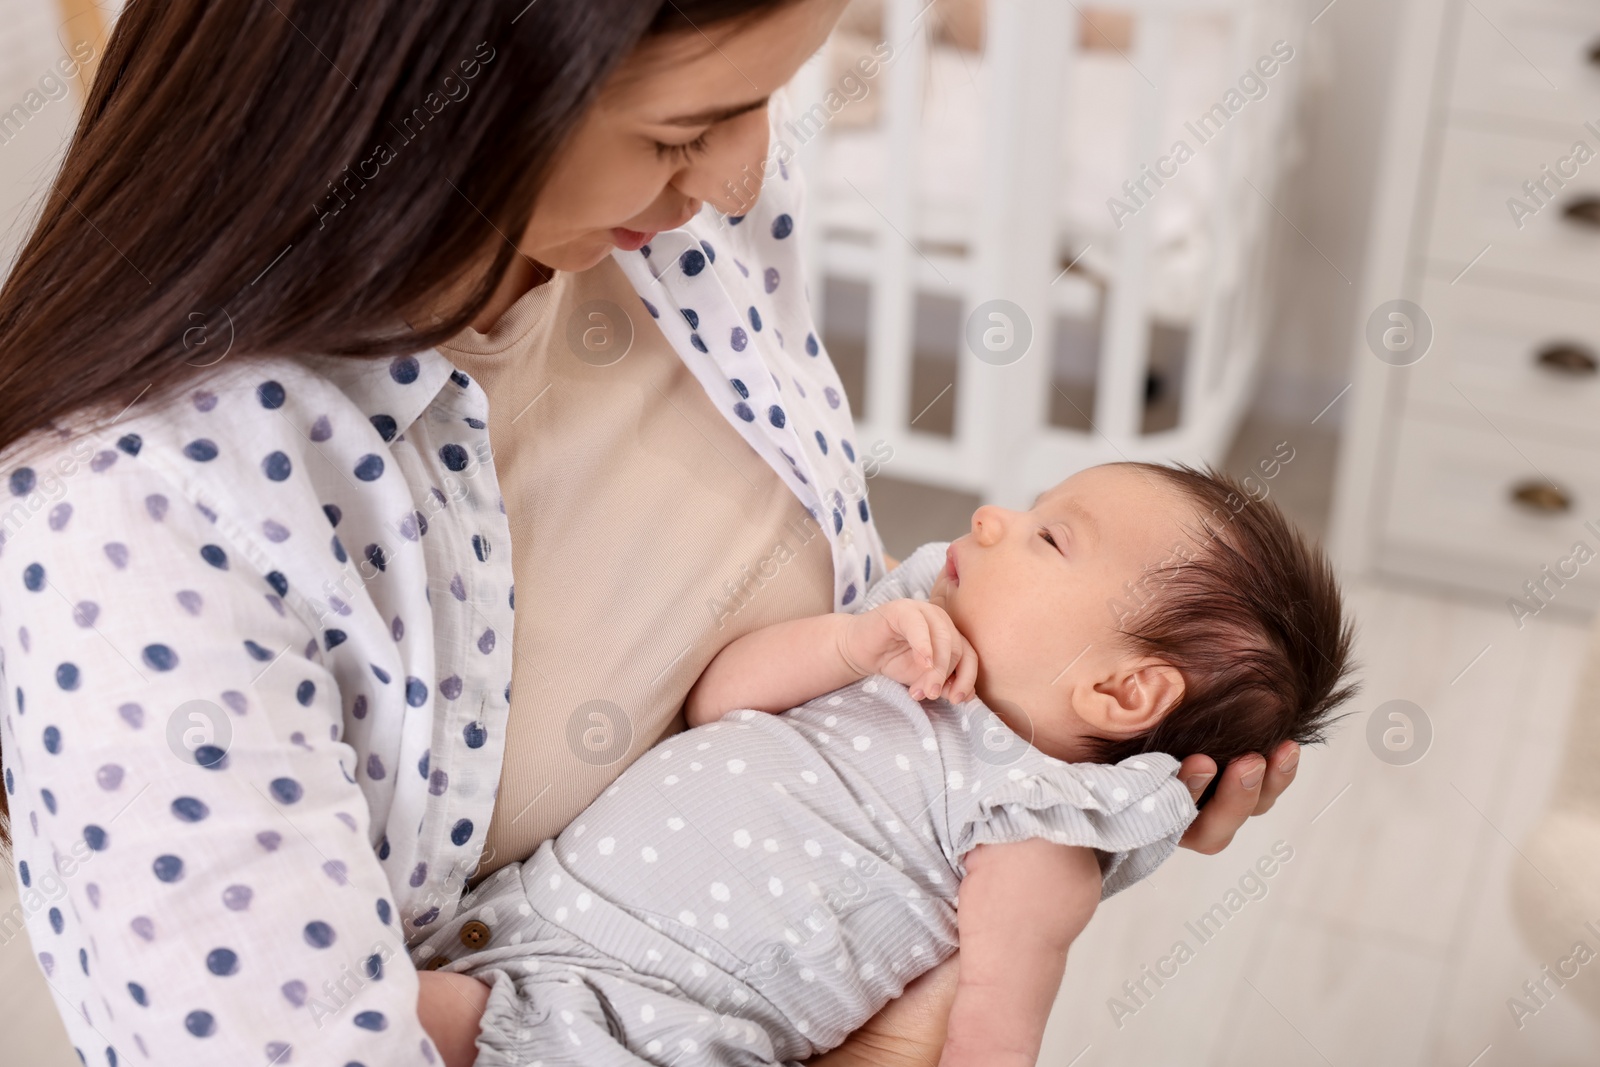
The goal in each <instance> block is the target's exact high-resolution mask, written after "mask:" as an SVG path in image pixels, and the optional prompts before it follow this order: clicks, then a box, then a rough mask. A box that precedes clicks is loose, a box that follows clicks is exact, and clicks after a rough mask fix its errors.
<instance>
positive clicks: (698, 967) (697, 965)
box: [689, 960, 706, 978]
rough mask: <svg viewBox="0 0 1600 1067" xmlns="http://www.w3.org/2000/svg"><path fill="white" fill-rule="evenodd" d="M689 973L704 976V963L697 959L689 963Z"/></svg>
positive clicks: (698, 976) (699, 976) (697, 976)
mask: <svg viewBox="0 0 1600 1067" xmlns="http://www.w3.org/2000/svg"><path fill="white" fill-rule="evenodd" d="M689 973H690V974H692V975H694V976H695V977H696V978H704V977H705V976H706V965H705V964H703V963H701V962H700V961H699V960H695V961H694V962H693V963H691V964H689Z"/></svg>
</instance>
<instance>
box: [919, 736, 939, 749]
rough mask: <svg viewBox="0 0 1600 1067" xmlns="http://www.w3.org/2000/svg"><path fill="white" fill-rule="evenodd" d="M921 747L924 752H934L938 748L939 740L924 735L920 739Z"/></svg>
mask: <svg viewBox="0 0 1600 1067" xmlns="http://www.w3.org/2000/svg"><path fill="white" fill-rule="evenodd" d="M922 749H923V751H924V752H936V751H938V749H939V742H937V741H935V740H934V739H933V738H931V737H924V738H923V739H922Z"/></svg>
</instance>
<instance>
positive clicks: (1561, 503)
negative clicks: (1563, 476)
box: [1511, 481, 1572, 515]
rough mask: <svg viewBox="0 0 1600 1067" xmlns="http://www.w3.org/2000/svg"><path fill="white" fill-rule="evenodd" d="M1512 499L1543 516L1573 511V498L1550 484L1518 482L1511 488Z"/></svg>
mask: <svg viewBox="0 0 1600 1067" xmlns="http://www.w3.org/2000/svg"><path fill="white" fill-rule="evenodd" d="M1511 499H1512V500H1513V501H1515V502H1516V503H1517V504H1518V505H1520V506H1522V507H1524V508H1527V509H1528V510H1529V511H1536V512H1538V513H1539V514H1541V515H1560V514H1563V513H1565V512H1568V511H1571V510H1572V496H1571V494H1569V493H1568V492H1567V491H1566V490H1565V489H1562V488H1561V487H1560V486H1556V485H1552V484H1550V483H1549V482H1532V481H1529V482H1518V483H1517V484H1516V485H1514V486H1512V487H1511Z"/></svg>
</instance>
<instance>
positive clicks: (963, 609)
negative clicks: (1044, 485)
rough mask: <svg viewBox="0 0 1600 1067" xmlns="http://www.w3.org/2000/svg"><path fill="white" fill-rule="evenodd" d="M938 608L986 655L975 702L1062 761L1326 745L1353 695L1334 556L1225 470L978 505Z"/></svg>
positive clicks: (1080, 476) (1156, 473) (942, 582)
mask: <svg viewBox="0 0 1600 1067" xmlns="http://www.w3.org/2000/svg"><path fill="white" fill-rule="evenodd" d="M1258 491H1259V490H1258ZM929 600H930V601H931V602H932V603H934V604H937V605H939V606H941V607H943V608H944V609H945V610H946V611H947V612H949V614H950V617H951V619H952V620H953V621H954V622H955V624H956V626H957V628H958V629H960V630H961V632H962V634H963V635H965V637H966V638H967V640H968V641H970V642H971V643H972V646H973V648H974V650H975V651H976V652H977V654H978V664H979V667H978V682H977V695H978V696H979V697H981V698H982V699H983V701H984V703H986V704H987V705H988V706H989V707H990V708H991V709H992V710H993V711H994V712H995V713H996V714H997V715H999V716H1000V718H1001V719H1002V720H1004V721H1005V722H1006V724H1007V725H1008V726H1010V727H1011V728H1012V729H1013V730H1015V731H1016V732H1017V733H1018V734H1020V735H1021V736H1022V737H1024V738H1026V739H1027V740H1030V741H1031V742H1032V743H1033V744H1034V745H1035V746H1036V747H1037V748H1038V749H1039V750H1040V751H1042V752H1045V753H1047V754H1049V755H1052V756H1056V757H1057V758H1059V759H1064V760H1070V761H1085V760H1092V761H1097V762H1106V763H1112V762H1117V761H1119V760H1122V759H1125V758H1127V757H1128V756H1131V755H1134V754H1135V753H1138V752H1168V753H1171V754H1172V755H1173V756H1176V757H1177V758H1179V759H1182V758H1184V757H1185V756H1188V755H1191V754H1193V753H1196V752H1203V753H1205V754H1207V755H1209V756H1211V757H1213V758H1214V759H1216V761H1217V762H1218V764H1219V765H1223V764H1225V763H1226V762H1227V761H1229V760H1232V759H1235V758H1238V757H1240V756H1243V755H1245V754H1246V753H1250V752H1262V753H1267V754H1270V753H1271V752H1272V750H1273V749H1274V748H1276V747H1277V746H1278V745H1279V744H1281V743H1282V742H1283V741H1285V740H1291V739H1292V740H1294V741H1297V742H1299V743H1301V744H1309V743H1313V742H1317V741H1321V740H1324V738H1325V735H1326V732H1327V729H1328V727H1329V726H1330V725H1331V723H1332V722H1333V719H1334V716H1333V712H1334V710H1335V709H1336V708H1337V707H1338V706H1339V705H1340V704H1341V703H1343V702H1344V701H1345V700H1347V699H1348V698H1349V697H1350V696H1351V695H1353V693H1354V692H1355V686H1354V685H1352V684H1349V683H1348V682H1347V676H1348V674H1349V673H1350V671H1351V670H1352V664H1351V657H1350V646H1351V641H1352V627H1351V625H1350V623H1349V622H1347V621H1346V620H1345V618H1344V613H1343V608H1342V605H1341V601H1340V596H1339V588H1338V586H1337V584H1336V583H1335V582H1334V579H1333V572H1332V569H1331V568H1330V567H1329V565H1328V562H1327V559H1326V557H1324V555H1323V554H1322V552H1321V550H1320V549H1318V548H1316V547H1314V546H1311V545H1308V544H1307V543H1306V542H1305V541H1304V540H1303V539H1302V538H1301V537H1300V535H1299V534H1298V533H1297V532H1296V531H1295V529H1294V527H1293V526H1292V525H1291V524H1290V523H1289V521H1288V520H1287V519H1286V518H1284V516H1283V513H1282V512H1281V511H1279V510H1278V508H1277V506H1276V505H1275V504H1272V503H1270V502H1269V501H1268V500H1266V499H1265V494H1262V495H1261V498H1260V499H1254V498H1253V497H1252V494H1251V493H1250V492H1249V491H1248V490H1247V489H1246V488H1245V487H1244V486H1243V485H1242V484H1240V483H1239V482H1237V481H1235V480H1233V479H1231V478H1229V477H1227V476H1225V475H1221V474H1218V473H1215V472H1212V471H1198V470H1195V469H1193V468H1190V467H1183V466H1177V467H1160V466H1155V465H1152V464H1145V463H1113V464H1107V465H1105V466H1101V467H1091V468H1089V469H1088V470H1084V471H1080V472H1079V473H1077V474H1075V475H1073V476H1072V477H1070V478H1068V479H1067V480H1066V481H1064V482H1062V483H1061V484H1060V485H1057V486H1055V487H1054V488H1052V489H1048V490H1046V491H1045V492H1044V493H1042V494H1040V496H1039V498H1038V500H1037V501H1035V502H1034V505H1033V507H1032V508H1031V509H1030V510H1028V511H1008V510H1006V509H1004V508H998V507H993V506H985V507H981V508H979V509H978V510H977V512H976V513H974V515H973V516H972V530H971V532H969V533H967V534H965V535H964V536H962V537H960V538H958V539H956V540H955V541H953V542H951V545H950V550H949V554H948V560H947V563H946V566H945V569H944V571H943V572H942V573H941V574H940V575H939V577H938V579H937V580H936V581H935V582H934V585H933V589H932V592H931V593H930V595H929Z"/></svg>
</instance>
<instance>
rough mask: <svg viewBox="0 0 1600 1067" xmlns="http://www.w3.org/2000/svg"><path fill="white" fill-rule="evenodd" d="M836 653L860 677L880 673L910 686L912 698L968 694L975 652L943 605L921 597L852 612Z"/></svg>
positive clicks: (958, 699) (957, 697) (951, 698)
mask: <svg viewBox="0 0 1600 1067" xmlns="http://www.w3.org/2000/svg"><path fill="white" fill-rule="evenodd" d="M839 653H840V655H842V656H843V657H844V661H845V663H846V664H848V665H849V666H850V668H851V669H852V670H854V671H856V672H858V673H859V674H860V675H861V676H862V677H865V676H866V675H869V674H882V675H886V676H888V677H890V678H893V679H894V680H895V681H897V682H899V683H900V684H901V685H904V686H906V687H908V688H909V689H910V690H911V697H912V699H913V700H927V699H931V698H933V697H938V696H942V697H944V698H945V699H946V700H949V701H950V702H951V703H953V704H959V703H960V702H961V701H963V700H970V699H971V698H972V687H973V683H974V681H976V679H977V677H978V654H977V653H976V652H975V651H973V648H972V645H971V644H969V643H968V641H967V639H966V638H965V637H963V636H961V631H960V630H957V629H956V624H955V623H954V622H952V621H951V620H950V616H949V615H948V614H946V613H945V610H944V609H943V608H941V607H939V606H937V605H935V604H930V603H928V602H927V601H926V600H912V599H902V600H891V601H889V602H888V603H887V604H883V605H880V606H879V607H876V608H873V609H872V610H871V611H866V612H862V613H860V614H858V615H852V616H851V617H850V621H849V623H848V624H847V625H846V626H845V627H844V628H843V629H842V630H841V631H840V637H839Z"/></svg>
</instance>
